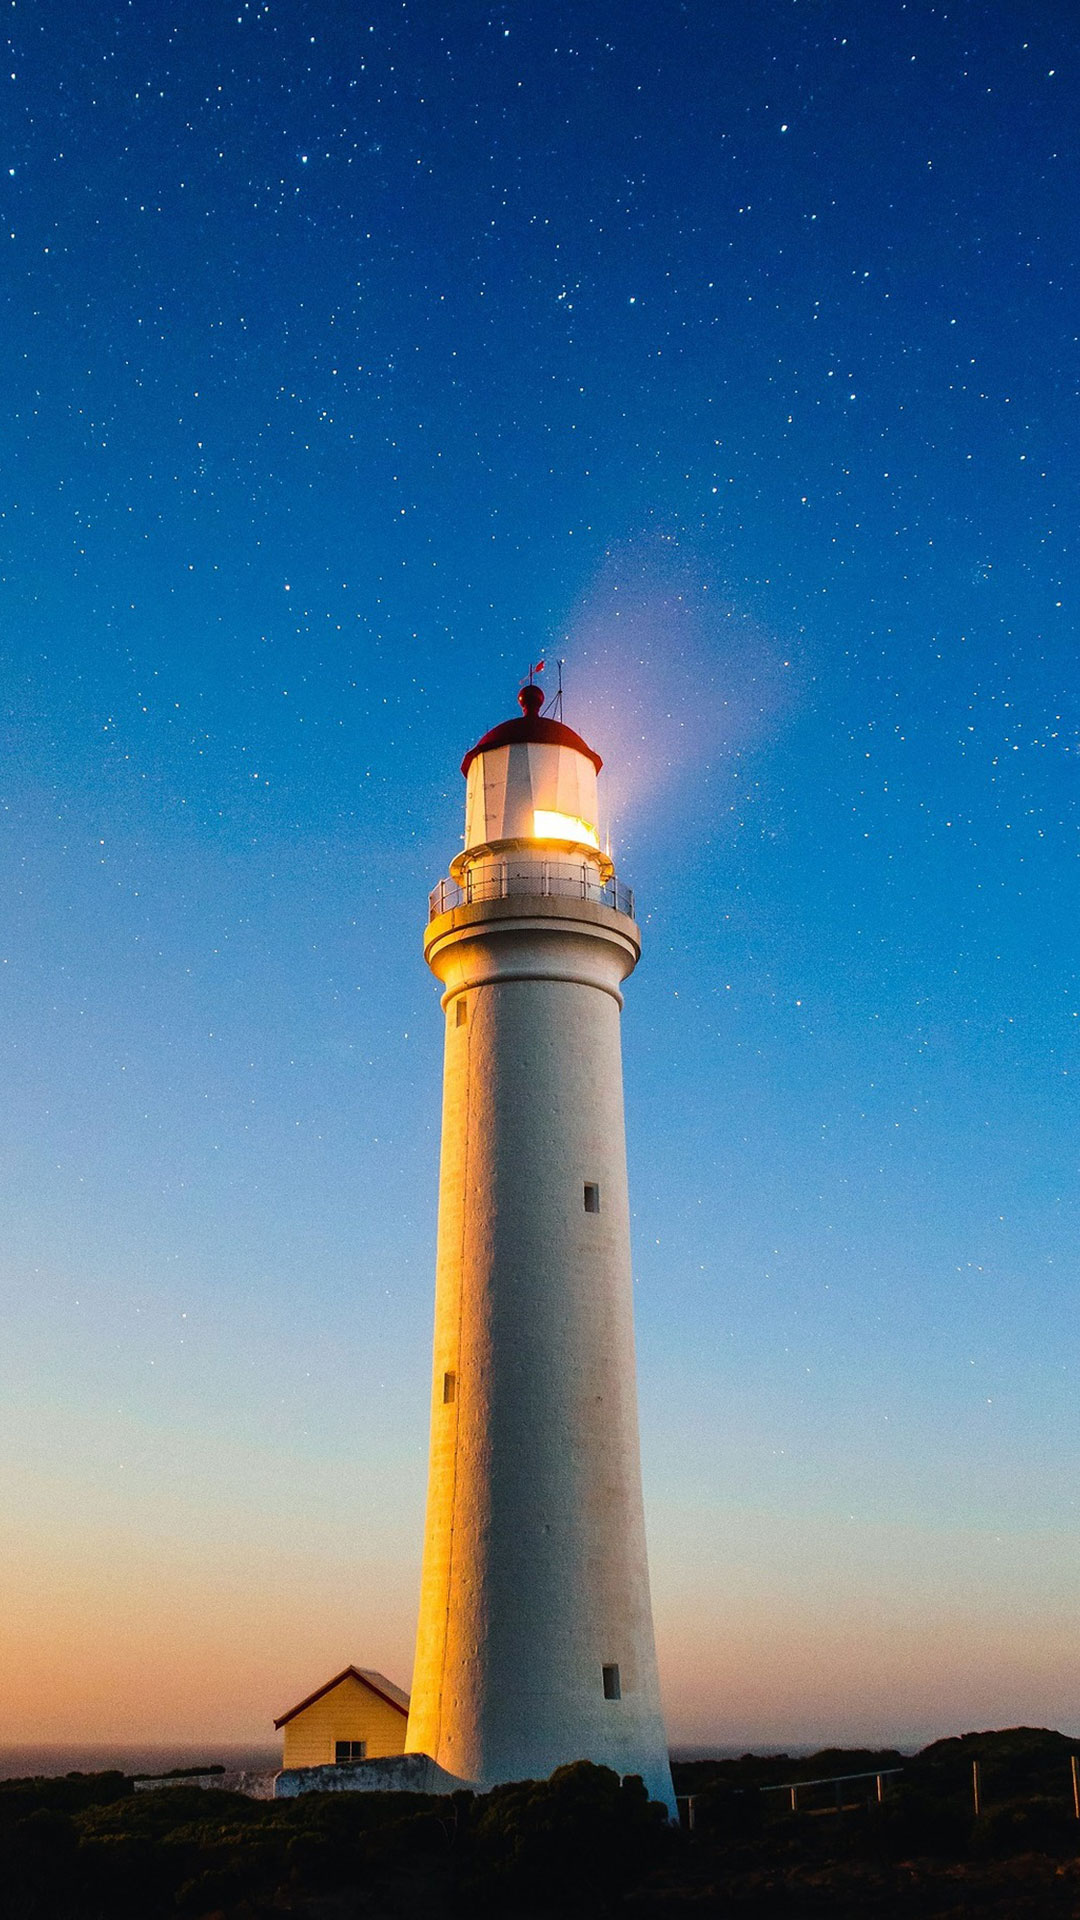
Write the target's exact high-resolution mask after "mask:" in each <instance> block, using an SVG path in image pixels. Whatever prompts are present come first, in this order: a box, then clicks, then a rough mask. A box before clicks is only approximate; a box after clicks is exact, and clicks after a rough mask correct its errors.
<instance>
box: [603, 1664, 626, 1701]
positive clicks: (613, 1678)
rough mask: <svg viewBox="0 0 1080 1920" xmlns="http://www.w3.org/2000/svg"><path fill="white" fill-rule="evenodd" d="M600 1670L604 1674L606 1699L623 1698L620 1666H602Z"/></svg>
mask: <svg viewBox="0 0 1080 1920" xmlns="http://www.w3.org/2000/svg"><path fill="white" fill-rule="evenodd" d="M600 1671H601V1673H602V1674H603V1676H604V1699H605V1700H621V1699H622V1687H621V1686H620V1685H619V1669H618V1667H601V1669H600Z"/></svg>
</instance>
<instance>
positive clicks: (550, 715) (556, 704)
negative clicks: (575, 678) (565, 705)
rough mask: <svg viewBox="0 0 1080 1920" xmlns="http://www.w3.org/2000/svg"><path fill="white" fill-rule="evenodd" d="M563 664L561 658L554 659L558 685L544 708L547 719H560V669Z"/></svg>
mask: <svg viewBox="0 0 1080 1920" xmlns="http://www.w3.org/2000/svg"><path fill="white" fill-rule="evenodd" d="M564 664H565V662H564V661H562V660H556V662H555V665H556V666H557V668H558V669H559V685H558V689H557V691H556V692H555V693H553V694H552V696H551V699H550V700H549V701H548V703H547V706H546V707H545V708H544V717H545V719H548V720H561V719H562V670H563V666H564Z"/></svg>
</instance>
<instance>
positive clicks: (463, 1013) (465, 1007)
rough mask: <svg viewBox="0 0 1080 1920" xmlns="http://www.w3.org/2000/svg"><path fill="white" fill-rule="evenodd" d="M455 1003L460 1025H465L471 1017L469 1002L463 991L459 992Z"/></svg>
mask: <svg viewBox="0 0 1080 1920" xmlns="http://www.w3.org/2000/svg"><path fill="white" fill-rule="evenodd" d="M454 1004H455V1006H456V1007H457V1024H458V1026H459V1027H463V1026H464V1025H465V1022H466V1020H467V1019H468V1017H469V1003H468V1001H467V1000H466V998H465V995H464V994H463V993H459V994H458V997H457V999H456V1001H455V1002H454Z"/></svg>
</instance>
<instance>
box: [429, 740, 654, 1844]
mask: <svg viewBox="0 0 1080 1920" xmlns="http://www.w3.org/2000/svg"><path fill="white" fill-rule="evenodd" d="M575 757H577V756H575ZM426 953H427V957H428V960H429V963H430V965H431V966H432V968H433V970H434V971H435V973H436V974H437V975H438V977H439V979H440V980H441V981H443V983H444V985H445V989H446V992H445V997H444V1005H445V1008H446V1022H447V1024H446V1053H445V1078H444V1099H443V1136H442V1165H441V1175H440V1204H439V1247H438V1271H437V1283H436V1314H435V1346H434V1379H433V1392H432V1412H431V1420H432V1426H431V1465H430V1480H429V1490H428V1515H427V1530H426V1539H425V1548H424V1569H423V1577H422V1588H421V1603H420V1621H419V1630H418V1638H417V1653H416V1665H415V1669H414V1672H413V1681H412V1710H411V1713H410V1718H409V1727H408V1735H407V1741H406V1745H407V1748H408V1750H409V1751H411V1752H422V1753H427V1754H430V1755H431V1756H432V1757H433V1758H434V1759H435V1760H436V1761H437V1762H438V1764H439V1765H440V1766H442V1767H444V1768H446V1769H447V1770H448V1771H449V1772H450V1773H452V1774H455V1775H458V1776H461V1777H464V1778H467V1779H471V1780H475V1781H476V1782H477V1783H478V1784H479V1785H481V1786H482V1787H487V1786H491V1785H495V1784H497V1783H498V1782H500V1781H504V1780H512V1779H522V1778H529V1777H534V1778H535V1777H544V1776H546V1775H547V1774H549V1773H550V1772H551V1771H552V1770H553V1768H555V1767H556V1766H559V1765H561V1764H563V1763H564V1762H567V1761H573V1760H578V1759H590V1760H595V1761H599V1762H602V1763H603V1764H605V1765H608V1766H611V1767H614V1768H615V1769H616V1770H617V1771H618V1772H620V1773H640V1774H642V1775H643V1776H644V1778H645V1781H646V1784H647V1786H648V1788H649V1791H650V1793H651V1794H652V1795H653V1796H654V1797H655V1798H657V1799H661V1800H663V1801H665V1802H666V1803H667V1805H668V1806H669V1807H670V1808H671V1809H672V1811H674V1802H673V1798H672V1787H671V1774H670V1769H669V1766H668V1758H667V1744H666V1739H665V1735H664V1728H663V1723H662V1720H661V1714H660V1701H659V1689H658V1685H657V1675H656V1657H655V1650H654V1645H653V1627H652V1615H651V1609H650V1601H649V1581H648V1565H647V1558H646V1547H645V1530H644V1520H643V1513H642V1498H641V1470H640V1461H639V1450H638V1431H637V1396H636V1383H635V1363H634V1339H633V1323H632V1300H631V1268H630V1231H629V1207H628V1199H627V1183H626V1152H625V1141H624V1129H623V1093H622V1064H621V1054H620V1035H619V1018H620V1007H621V994H620V985H621V982H622V981H623V979H624V978H625V977H626V975H627V974H628V973H629V972H630V971H631V969H632V967H633V966H634V964H635V962H636V960H637V956H638V932H637V928H636V927H635V925H634V923H633V922H632V921H631V920H629V919H628V918H627V917H626V916H625V915H623V914H619V913H616V912H614V911H612V910H611V909H609V908H607V907H603V906H599V905H594V904H592V903H588V902H582V901H577V902H575V901H573V900H563V899H537V898H529V897H522V896H519V897H518V898H517V899H514V898H513V897H510V898H506V899H500V900H493V901H490V902H486V903H482V904H478V905H474V906H469V907H461V908H458V909H456V910H455V911H454V912H452V913H447V914H444V915H443V916H442V917H441V918H440V919H439V920H437V921H435V922H433V923H432V924H431V926H430V927H429V930H428V940H427V945H426ZM461 1003H464V1005H465V1008H466V1019H465V1023H464V1024H459V1015H458V1007H459V1004H461ZM586 1181H589V1182H595V1183H597V1184H598V1185H599V1188H600V1207H601V1210H600V1212H599V1213H598V1214H594V1213H587V1212H586V1211H585V1206H584V1185H585V1182H586ZM447 1374H452V1375H454V1386H455V1392H454V1398H453V1399H451V1400H449V1401H446V1400H445V1399H444V1379H445V1376H446V1375H447ZM606 1664H617V1665H618V1667H619V1670H620V1681H621V1690H622V1697H621V1699H619V1700H606V1699H605V1698H604V1692H603V1685H602V1672H601V1670H602V1668H603V1666H604V1665H606Z"/></svg>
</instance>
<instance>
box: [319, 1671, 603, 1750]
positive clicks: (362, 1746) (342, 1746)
mask: <svg viewBox="0 0 1080 1920" xmlns="http://www.w3.org/2000/svg"><path fill="white" fill-rule="evenodd" d="M606 1671H607V1669H606V1668H605V1672H606ZM366 1758H367V1741H366V1740H335V1742H334V1765H335V1766H336V1767H351V1766H352V1765H353V1763H354V1761H357V1760H366Z"/></svg>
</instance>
